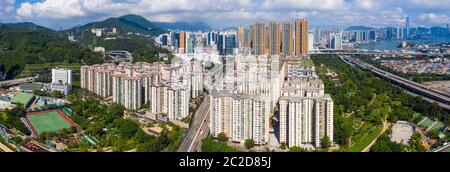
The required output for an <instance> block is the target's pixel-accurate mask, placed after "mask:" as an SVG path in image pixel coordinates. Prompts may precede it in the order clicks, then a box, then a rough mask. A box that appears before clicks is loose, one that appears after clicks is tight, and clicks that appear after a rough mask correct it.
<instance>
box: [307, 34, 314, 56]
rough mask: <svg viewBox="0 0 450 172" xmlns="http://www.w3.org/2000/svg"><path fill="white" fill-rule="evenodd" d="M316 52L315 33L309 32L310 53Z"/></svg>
mask: <svg viewBox="0 0 450 172" xmlns="http://www.w3.org/2000/svg"><path fill="white" fill-rule="evenodd" d="M313 50H314V32H312V31H311V32H308V51H313Z"/></svg>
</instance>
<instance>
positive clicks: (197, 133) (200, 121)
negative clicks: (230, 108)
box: [177, 95, 210, 152]
mask: <svg viewBox="0 0 450 172" xmlns="http://www.w3.org/2000/svg"><path fill="white" fill-rule="evenodd" d="M209 104H210V103H209V95H206V96H205V98H204V100H203V102H202V104H201V105H200V107H199V108H198V109H197V112H195V115H194V118H193V119H192V122H191V126H190V127H189V131H188V133H187V134H186V137H185V138H184V139H183V141H182V142H181V144H180V146H179V147H178V149H177V152H199V151H201V144H202V141H203V139H204V138H206V137H207V136H208V134H209V122H210V119H209V115H210V112H209Z"/></svg>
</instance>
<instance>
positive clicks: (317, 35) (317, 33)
mask: <svg viewBox="0 0 450 172" xmlns="http://www.w3.org/2000/svg"><path fill="white" fill-rule="evenodd" d="M313 32H314V43H319V42H320V37H322V36H321V34H320V27H318V26H316V27H314V29H313Z"/></svg>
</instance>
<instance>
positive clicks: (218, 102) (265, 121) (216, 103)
mask: <svg viewBox="0 0 450 172" xmlns="http://www.w3.org/2000/svg"><path fill="white" fill-rule="evenodd" d="M210 108H211V109H210V112H211V117H210V118H211V122H210V129H211V134H212V135H213V136H218V135H219V134H220V133H222V132H223V133H225V134H226V135H227V136H228V137H229V138H230V140H231V141H233V142H244V141H245V140H246V139H252V140H254V141H255V144H259V145H262V144H266V143H267V142H268V141H269V127H270V126H269V117H270V114H271V112H272V109H271V108H270V101H269V99H268V98H267V97H264V96H250V95H239V94H229V93H226V91H215V92H213V93H212V97H211V99H210Z"/></svg>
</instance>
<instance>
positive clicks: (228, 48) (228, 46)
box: [225, 34, 236, 55]
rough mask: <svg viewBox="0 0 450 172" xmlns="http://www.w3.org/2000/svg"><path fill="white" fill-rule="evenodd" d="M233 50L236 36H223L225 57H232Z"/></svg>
mask: <svg viewBox="0 0 450 172" xmlns="http://www.w3.org/2000/svg"><path fill="white" fill-rule="evenodd" d="M234 48H236V35H234V34H227V35H226V36H225V55H233V50H234Z"/></svg>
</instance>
